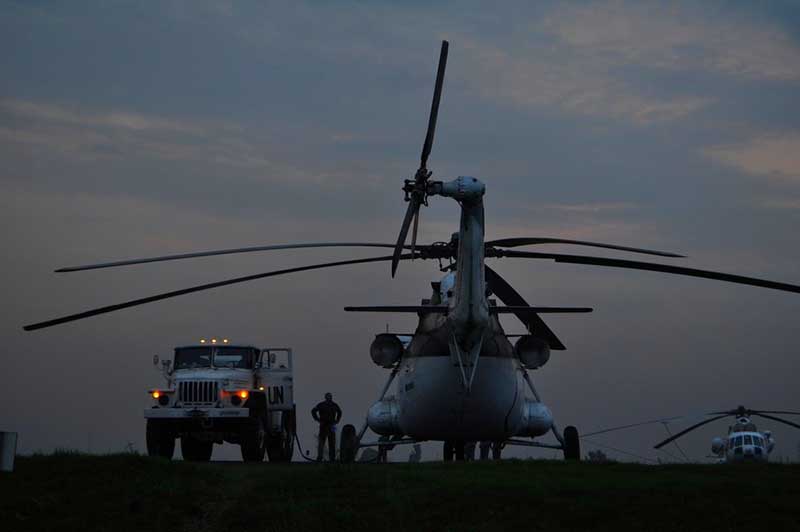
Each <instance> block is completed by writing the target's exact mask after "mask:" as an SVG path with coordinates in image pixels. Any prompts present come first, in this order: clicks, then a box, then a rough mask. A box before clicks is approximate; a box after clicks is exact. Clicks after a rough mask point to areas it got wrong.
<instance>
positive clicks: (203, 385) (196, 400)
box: [178, 381, 219, 404]
mask: <svg viewBox="0 0 800 532" xmlns="http://www.w3.org/2000/svg"><path fill="white" fill-rule="evenodd" d="M217 399H219V383H217V382H216V381H182V382H179V383H178V401H180V402H181V403H184V404H187V403H188V404H214V403H216V402H217Z"/></svg>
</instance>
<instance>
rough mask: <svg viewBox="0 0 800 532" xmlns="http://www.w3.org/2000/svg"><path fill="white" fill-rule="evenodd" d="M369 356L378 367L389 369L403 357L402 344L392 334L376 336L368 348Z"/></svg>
mask: <svg viewBox="0 0 800 532" xmlns="http://www.w3.org/2000/svg"><path fill="white" fill-rule="evenodd" d="M369 356H371V357H372V361H373V362H375V364H377V365H379V366H380V367H382V368H391V367H393V366H394V365H395V364H397V362H398V361H399V360H400V358H401V357H402V356H403V342H402V341H401V340H400V338H398V337H397V336H396V335H394V334H389V333H381V334H378V335H376V336H375V339H374V340H373V341H372V345H370V346H369Z"/></svg>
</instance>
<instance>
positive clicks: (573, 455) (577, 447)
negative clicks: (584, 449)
mask: <svg viewBox="0 0 800 532" xmlns="http://www.w3.org/2000/svg"><path fill="white" fill-rule="evenodd" d="M580 459H581V440H580V437H579V436H578V429H576V428H575V427H573V426H572V425H570V426H569V427H567V428H565V429H564V460H575V461H578V460H580Z"/></svg>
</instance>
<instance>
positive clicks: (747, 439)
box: [744, 434, 753, 445]
mask: <svg viewBox="0 0 800 532" xmlns="http://www.w3.org/2000/svg"><path fill="white" fill-rule="evenodd" d="M744 444H745V445H753V438H752V437H750V435H749V434H748V435H746V436H745V437H744Z"/></svg>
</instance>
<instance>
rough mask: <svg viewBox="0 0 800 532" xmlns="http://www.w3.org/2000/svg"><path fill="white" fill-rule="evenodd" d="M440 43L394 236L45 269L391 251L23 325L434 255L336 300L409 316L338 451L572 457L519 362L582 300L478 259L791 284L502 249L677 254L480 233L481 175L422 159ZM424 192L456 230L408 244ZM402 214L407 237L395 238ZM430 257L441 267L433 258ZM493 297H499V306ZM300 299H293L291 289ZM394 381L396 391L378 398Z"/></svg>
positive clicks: (573, 436)
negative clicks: (426, 292)
mask: <svg viewBox="0 0 800 532" xmlns="http://www.w3.org/2000/svg"><path fill="white" fill-rule="evenodd" d="M447 52H448V43H447V42H446V41H444V42H442V48H441V53H440V56H439V66H438V72H437V76H436V85H435V89H434V96H433V103H432V106H431V112H430V115H429V120H428V130H427V135H426V137H425V142H424V144H423V149H422V155H421V158H420V166H419V168H418V169H417V171H416V173H415V175H414V178H413V179H408V180H406V181H405V185H404V187H403V191H404V192H405V200H406V201H407V202H409V205H408V209H407V211H406V214H405V218H404V220H403V224H402V226H401V230H400V234H399V237H398V239H397V242H396V243H395V244H386V243H364V242H331V243H307V244H283V245H269V246H257V247H250V248H238V249H226V250H217V251H203V252H196V253H186V254H181V255H170V256H162V257H152V258H144V259H132V260H123V261H117V262H108V263H103V264H93V265H88V266H77V267H70V268H62V269H60V270H57V271H61V272H67V271H79V270H90V269H98V268H109V267H117V266H127V265H133V264H140V263H150V262H159V261H167V260H178V259H190V258H196V257H205V256H212V255H226V254H234V253H248V252H256V251H269V250H286V249H299V248H323V247H353V248H355V247H362V248H390V249H393V250H394V253H393V254H392V255H385V256H377V257H367V258H354V259H350V260H342V261H337V262H328V263H323V264H314V265H307V266H300V267H294V268H288V269H283V270H276V271H269V272H265V273H258V274H254V275H248V276H244V277H237V278H234V279H228V280H224V281H218V282H213V283H208V284H203V285H199V286H194V287H190V288H185V289H181V290H174V291H171V292H166V293H162V294H157V295H153V296H150V297H145V298H141V299H135V300H132V301H127V302H124V303H120V304H116V305H109V306H106V307H101V308H97V309H93V310H89V311H86V312H81V313H78V314H73V315H69V316H65V317H61V318H56V319H52V320H48V321H44V322H41V323H35V324H32V325H28V326H26V327H24V328H25V330H28V331H30V330H35V329H41V328H45V327H51V326H53V325H58V324H62V323H66V322H70V321H75V320H80V319H84V318H88V317H91V316H96V315H98V314H103V313H107V312H113V311H116V310H121V309H124V308H129V307H134V306H137V305H143V304H146V303H153V302H156V301H160V300H163V299H167V298H172V297H177V296H182V295H186V294H190V293H194V292H199V291H203V290H208V289H212V288H219V287H222V286H227V285H232V284H236V283H242V282H247V281H253V280H256V279H263V278H267V277H274V276H279V275H286V274H291V273H297V272H302V271H309V270H316V269H322V268H331V267H338V266H346V265H353V264H364V263H374V262H383V261H391V264H392V269H391V271H392V276H394V274H395V271H396V269H397V266H398V263H399V261H401V260H413V259H435V260H438V261H439V263H440V266H441V269H442V271H443V272H445V275H444V277H443V278H442V279H441V280H439V281H437V282H434V283H432V285H433V291H432V293H431V296H430V298H427V299H423V300H422V302H421V304H420V305H409V306H362V307H346V310H348V311H361V312H407V313H413V314H417V315H418V316H419V324H418V326H417V329H416V331H415V332H414V334H413V337H412V338H411V340H410V342H408V343H407V345H404V342H403V340H402V339H401V338H399V337H398V335H394V334H390V333H384V334H379V335H378V336H377V337H376V338H375V340H374V342H373V343H372V346H371V348H370V354H371V356H372V359H373V361H374V362H375V363H376V364H378V365H379V366H381V367H384V368H386V369H388V370H390V375H389V378H388V380H387V382H386V385H385V386H384V387H383V391H382V393H381V395H380V397H379V399H378V401H377V402H376V403H375V404H374V405H373V406H372V407H371V408H370V409H369V414H368V416H367V420H366V422H365V424H364V426H363V427H362V429H361V431H360V432H359V433H356V430H355V427H354V426H353V425H347V426H345V427H343V429H342V431H341V433H342V436H341V437H342V458H343V459H344V460H352V459H353V458H354V457H355V452H356V450H357V449H358V448H359V447H366V446H376V445H385V443H386V441H385V440H384V441H383V442H363V441H362V438H363V436H364V434H365V431H366V430H367V428H368V427H369V428H371V429H372V430H373V431H374V432H376V433H377V434H380V435H382V436H384V437H385V438H386V437H388V438H390V441H391V443H392V444H393V445H396V444H400V443H417V442H421V441H429V440H434V441H443V442H444V448H445V451H446V453H445V454H446V455H447V451H448V450H450V451H452V452H453V453H454V454H455V456H456V458H463V456H464V446H465V444H466V442H474V441H491V442H494V443H495V445H496V446H502V445H513V444H517V445H527V446H534V447H545V448H553V449H559V450H562V451H563V453H564V457H565V458H566V459H575V460H577V459H579V458H580V446H579V436H578V431H577V429H576V428H575V427H566V429H565V430H564V431H563V433H562V432H561V431H560V430H559V429H558V428H557V426H556V424H555V423H554V422H553V416H552V414H551V412H550V409H549V408H548V407H547V406H545V405H544V403H543V402H542V401H541V398H540V396H539V394H538V393H537V391H536V389H535V388H534V385H533V382H532V380H531V378H530V375H529V373H528V370H531V369H537V368H539V367H541V366H543V365H544V364H545V363H547V361H548V360H549V358H550V352H551V350H564V349H566V348H565V346H564V344H563V343H562V342H561V340H559V338H558V337H557V336H556V335H555V333H554V332H553V331H552V330H551V329H550V328H549V327H548V326H547V325H546V324H545V322H544V321H543V320H542V318H541V317H540V314H543V313H576V312H578V313H581V312H591V310H592V309H590V308H585V307H540V306H530V305H528V303H527V302H526V301H525V299H524V298H523V297H522V296H521V295H520V294H519V293H518V292H517V291H516V290H515V289H514V288H513V287H511V285H510V284H509V283H508V282H506V280H505V279H503V278H502V277H501V276H500V274H498V273H497V272H496V271H494V270H493V269H492V268H490V267H489V266H488V265H487V264H486V263H485V262H486V259H497V258H502V257H513V258H523V259H537V260H554V261H556V262H561V263H570V264H584V265H594V266H603V267H612V268H627V269H635V270H648V271H655V272H662V273H669V274H677V275H686V276H692V277H700V278H705V279H715V280H720V281H727V282H732V283H738V284H745V285H751V286H758V287H762V288H770V289H775V290H783V291H788V292H794V293H800V286H797V285H791V284H786V283H780V282H774V281H768V280H763V279H756V278H752V277H744V276H740V275H731V274H726V273H719V272H712V271H707V270H698V269H693V268H685V267H680V266H671V265H664V264H654V263H650V262H639V261H632V260H622V259H615V258H608V257H591V256H584V255H567V254H561V253H537V252H528V251H517V250H515V249H512V248H517V247H521V246H528V245H537V244H569V245H579V246H591V247H595V248H605V249H612V250H617V251H626V252H633V253H643V254H649V255H657V256H661V257H681V255H676V254H674V253H666V252H661V251H652V250H645V249H637V248H630V247H624V246H617V245H611V244H601V243H595V242H583V241H576V240H565V239H558V238H541V237H521V238H505V239H500V240H492V241H484V227H485V224H484V207H483V196H484V194H485V193H486V187H485V185H484V184H483V183H482V182H481V181H479V180H478V179H476V178H473V177H463V176H462V177H458V178H456V179H453V180H451V181H434V180H431V179H430V177H431V175H432V172H430V171H429V170H428V168H427V161H428V156H429V155H430V153H431V147H432V145H433V137H434V132H435V128H436V119H437V115H438V110H439V102H440V99H441V94H442V86H443V82H444V72H445V66H446V63H447ZM432 196H441V197H445V198H451V199H452V200H454V201H456V202H457V203H458V205H459V206H460V208H461V220H460V226H459V231H458V233H457V234H455V235H453V238H451V240H450V241H449V242H440V243H434V244H430V245H419V244H417V242H416V236H417V227H418V223H419V213H420V208H421V206H423V205H427V204H428V199H429V198H430V197H432ZM412 223H413V232H412V237H411V245H410V246H407V245H406V239H407V236H408V232H409V229H411V227H412ZM442 261H445V263H446V264H445V265H444V266H442ZM492 295H494V296H495V297H496V298H497V299H499V300H500V301H501V302H502V303H504V306H500V305H498V304H497V302H496V301H495V300H494V298H492V297H491V296H492ZM299 301H300V302H302V303H304V302H305V301H306V300H305V299H300V300H299ZM501 314H513V315H514V316H516V317H517V318H518V319H519V320H520V321H522V323H523V324H524V325H525V327H526V329H527V334H524V335H522V336H520V337H519V338H518V339H517V340H516V343H515V344H514V345H512V344H511V342H510V341H509V338H510V337H512V336H513V335H507V334H506V333H505V331H504V329H503V327H502V326H501V324H500V320H499V317H500V315H501ZM395 378H396V380H397V388H396V393H395V394H392V395H388V396H387V392H388V391H389V388H390V386H391V384H392V382H393V381H394V380H395ZM551 431H552V432H553V434H554V436H555V438H556V440H557V442H556V443H541V442H539V441H534V438H538V437H540V436H544V435H545V434H547V433H548V432H551Z"/></svg>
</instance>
